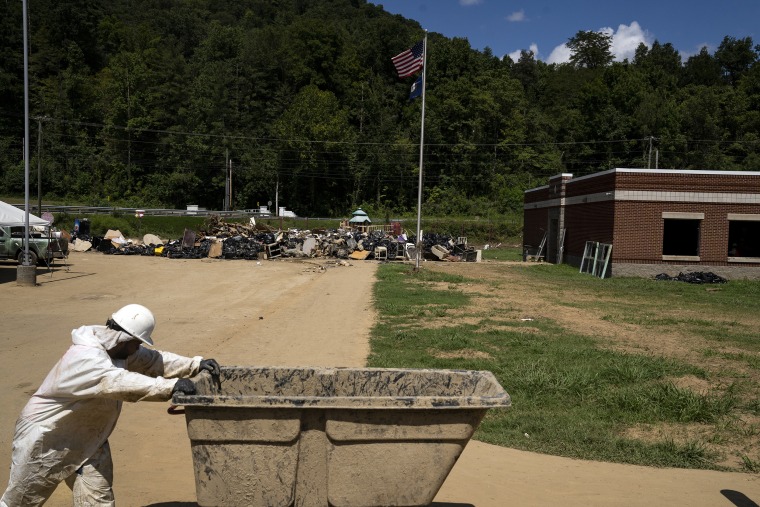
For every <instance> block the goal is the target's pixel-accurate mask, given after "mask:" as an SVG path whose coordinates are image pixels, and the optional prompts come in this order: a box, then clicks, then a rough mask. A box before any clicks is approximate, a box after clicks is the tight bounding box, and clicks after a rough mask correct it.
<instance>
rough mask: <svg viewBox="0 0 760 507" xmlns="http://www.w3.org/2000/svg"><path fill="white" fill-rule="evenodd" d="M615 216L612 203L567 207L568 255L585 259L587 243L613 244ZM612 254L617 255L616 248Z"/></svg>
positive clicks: (566, 239) (566, 237)
mask: <svg viewBox="0 0 760 507" xmlns="http://www.w3.org/2000/svg"><path fill="white" fill-rule="evenodd" d="M614 216H615V215H614V207H613V203H612V201H605V202H596V203H585V204H575V205H572V206H566V207H565V228H566V229H567V233H566V235H565V252H566V255H567V256H568V257H578V258H581V257H583V250H584V249H585V247H586V241H598V242H599V243H612V242H613V236H612V231H613V223H614ZM612 254H613V255H614V254H615V248H614V247H613V249H612Z"/></svg>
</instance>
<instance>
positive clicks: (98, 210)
mask: <svg viewBox="0 0 760 507" xmlns="http://www.w3.org/2000/svg"><path fill="white" fill-rule="evenodd" d="M11 206H15V207H17V208H19V209H21V210H24V205H23V204H11ZM29 208H30V211H32V212H37V213H38V214H41V213H44V212H45V211H47V212H50V213H67V214H69V215H111V214H114V213H121V214H126V215H134V214H136V213H137V211H138V210H140V212H141V213H143V214H144V215H146V216H148V215H152V216H181V217H194V216H200V217H208V216H211V215H217V216H220V217H225V218H245V217H256V218H259V217H261V218H279V217H275V216H274V215H273V214H270V213H262V212H261V211H260V210H234V211H218V210H205V209H198V210H184V209H161V208H119V207H111V206H55V205H48V204H43V205H42V212H40V211H39V210H38V209H37V206H30V207H29ZM313 220H318V219H313Z"/></svg>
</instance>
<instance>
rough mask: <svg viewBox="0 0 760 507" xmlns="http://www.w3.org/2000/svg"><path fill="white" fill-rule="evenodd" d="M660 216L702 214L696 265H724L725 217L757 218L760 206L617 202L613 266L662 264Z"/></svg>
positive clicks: (726, 221)
mask: <svg viewBox="0 0 760 507" xmlns="http://www.w3.org/2000/svg"><path fill="white" fill-rule="evenodd" d="M663 212H687V213H704V214H705V218H704V219H703V220H702V225H701V227H700V233H699V256H700V261H699V262H700V263H709V264H712V265H727V264H728V262H727V260H726V257H727V252H728V214H729V213H747V214H751V213H755V214H758V213H760V206H758V205H752V204H719V203H677V202H637V201H619V202H617V203H616V204H615V233H614V239H613V245H614V246H613V248H612V259H614V260H615V262H646V263H653V264H660V263H662V262H663V260H662V231H663V224H664V221H663V218H662V213H663ZM680 262H683V261H680Z"/></svg>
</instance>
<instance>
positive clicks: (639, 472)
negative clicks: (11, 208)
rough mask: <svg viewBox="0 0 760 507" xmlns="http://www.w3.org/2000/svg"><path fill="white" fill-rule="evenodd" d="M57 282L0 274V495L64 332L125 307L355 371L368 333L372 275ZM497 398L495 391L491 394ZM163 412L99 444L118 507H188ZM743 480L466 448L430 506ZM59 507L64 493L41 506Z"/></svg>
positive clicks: (132, 411) (181, 263) (236, 360)
mask: <svg viewBox="0 0 760 507" xmlns="http://www.w3.org/2000/svg"><path fill="white" fill-rule="evenodd" d="M70 264H71V266H70V269H69V270H68V271H67V270H63V269H59V270H57V271H55V272H54V273H53V274H52V276H51V275H50V274H47V273H45V272H43V271H41V270H40V272H39V274H38V278H37V281H38V283H39V286H38V287H35V288H26V287H18V286H16V284H15V275H16V268H15V265H13V264H4V265H0V301H1V302H2V306H0V308H2V313H1V314H2V324H1V325H0V385H2V387H3V389H2V391H0V406H1V407H2V409H1V410H0V487H4V485H5V484H7V479H8V467H9V462H10V445H11V439H12V437H13V427H14V424H15V419H16V417H17V415H18V413H19V411H20V410H21V408H22V407H23V405H24V404H25V403H26V400H27V399H28V397H29V395H30V394H31V393H32V392H34V390H35V389H36V388H37V386H38V385H39V383H40V382H41V381H42V379H43V378H44V376H45V375H46V373H47V372H48V370H49V369H50V367H51V366H52V365H53V364H54V363H55V362H56V361H57V359H58V358H59V357H60V355H61V354H62V353H63V352H64V351H65V350H66V349H67V348H68V346H69V344H70V330H71V329H73V328H75V327H78V326H79V325H81V324H97V323H104V322H105V320H106V319H107V317H108V316H109V315H110V313H111V312H113V311H114V310H115V309H117V308H119V307H120V306H122V305H123V304H126V303H130V302H138V303H141V304H144V305H146V306H148V307H149V308H151V309H152V310H153V311H154V313H155V314H156V316H157V319H158V325H157V328H156V333H155V335H154V336H155V338H156V343H157V346H158V348H161V349H166V350H171V351H174V352H177V353H180V354H186V355H195V354H198V355H203V356H205V357H214V358H216V359H217V360H219V362H220V363H222V364H226V365H231V364H239V365H285V366H306V365H315V366H362V365H363V364H364V361H365V358H366V355H367V353H368V351H369V347H368V342H367V338H368V332H369V329H370V327H371V325H372V322H373V319H374V313H373V310H372V304H371V286H372V281H373V279H374V273H375V268H376V265H375V264H374V263H373V262H354V263H353V265H352V266H343V267H336V266H335V265H334V263H330V264H332V265H330V266H328V267H324V265H325V264H328V263H321V262H320V263H316V262H294V261H287V262H279V261H271V262H261V263H257V262H250V261H219V260H169V259H162V258H146V257H114V256H106V255H102V254H98V253H84V254H82V253H73V254H72V255H71V257H70ZM505 387H506V389H507V390H509V386H505ZM166 407H167V405H166V404H163V403H138V404H128V405H125V407H124V410H123V412H122V416H121V419H120V421H119V424H118V426H117V428H116V431H115V432H114V434H113V435H112V437H111V448H112V450H113V454H114V461H115V475H116V479H115V485H114V489H115V492H116V496H117V498H118V501H119V505H120V506H127V507H131V506H154V507H157V506H163V507H169V506H174V507H180V506H192V505H195V503H194V501H195V490H194V481H193V472H192V463H191V457H190V446H189V441H188V439H187V433H186V430H185V422H184V418H182V417H174V416H169V415H167V414H166ZM758 502H760V479H759V478H758V477H757V476H753V475H748V474H729V473H720V472H707V471H689V470H669V469H668V470H663V469H653V468H645V467H635V466H627V465H612V464H605V463H595V462H585V461H578V460H571V459H567V458H557V457H551V456H543V455H537V454H532V453H527V452H522V451H515V450H511V449H504V448H499V447H495V446H491V445H487V444H483V443H480V442H474V441H473V442H471V443H470V444H469V445H468V447H467V448H466V450H465V452H464V454H463V455H462V457H461V458H460V460H459V462H458V463H457V465H456V466H455V467H454V470H453V471H452V473H451V475H450V476H449V478H448V479H447V481H446V482H445V483H444V486H443V488H442V489H441V491H440V493H439V494H438V496H437V497H436V503H437V504H438V505H439V506H441V507H442V506H443V505H448V506H458V507H466V506H469V505H472V506H476V507H497V506H498V507H500V506H504V505H525V506H542V505H566V506H610V505H621V506H623V505H625V506H638V505H641V506H647V507H652V506H661V505H689V506H705V507H707V506H722V505H725V506H727V507H730V506H732V505H733V506H742V507H749V506H755V507H757V503H758ZM47 505H50V506H53V507H59V506H68V505H71V500H70V492H69V491H68V488H66V486H65V485H64V486H62V487H59V488H58V490H57V491H56V493H55V494H54V496H53V498H52V499H51V500H50V502H49V503H48V504H47Z"/></svg>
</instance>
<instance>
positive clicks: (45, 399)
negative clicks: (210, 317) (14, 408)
mask: <svg viewBox="0 0 760 507" xmlns="http://www.w3.org/2000/svg"><path fill="white" fill-rule="evenodd" d="M155 325H156V321H155V319H154V317H153V314H152V313H151V312H150V310H148V309H147V308H145V307H144V306H141V305H136V304H131V305H127V306H125V307H123V308H121V309H120V310H118V311H117V312H116V313H114V314H113V315H112V316H111V318H110V319H109V320H108V322H107V323H106V325H105V326H82V327H80V328H78V329H75V330H73V331H72V333H71V337H72V341H73V345H72V346H71V347H70V348H69V349H68V350H67V351H66V353H65V354H64V355H63V357H62V358H61V359H60V361H58V363H57V364H56V365H55V366H54V367H53V369H52V370H51V371H50V373H49V374H48V376H47V377H46V378H45V380H44V382H43V383H42V385H41V386H40V388H39V389H38V390H37V392H36V393H34V395H32V398H31V399H30V400H29V402H28V403H27V404H26V407H24V409H23V410H22V412H21V415H20V416H19V418H18V421H17V422H16V433H15V435H14V437H13V455H12V459H11V472H10V481H9V484H8V489H6V490H5V493H4V494H3V496H2V498H0V507H22V506H23V507H29V506H36V505H42V504H43V503H45V501H46V500H47V499H48V498H49V497H50V495H52V493H53V491H54V490H55V488H56V486H57V485H58V484H59V483H60V482H61V481H64V480H65V481H66V483H67V484H68V485H69V487H71V489H72V491H73V497H74V506H77V507H79V506H113V505H115V503H114V496H113V490H112V487H111V484H112V482H113V465H112V462H111V452H110V449H109V447H108V437H109V435H110V434H111V432H112V431H113V429H114V426H115V425H116V421H117V419H118V418H119V413H120V411H121V404H122V402H124V401H143V400H146V401H166V400H168V399H169V398H171V396H172V394H173V393H174V392H182V393H184V394H195V386H194V385H193V383H192V381H190V380H189V379H187V378H181V377H189V376H192V375H195V374H197V373H198V372H199V371H201V370H206V371H208V372H209V373H211V375H212V376H214V377H215V379H216V380H217V381H218V378H219V377H218V376H219V373H220V368H219V365H218V364H217V362H216V361H214V360H213V359H206V360H204V359H203V358H202V357H199V356H196V357H193V358H188V357H183V356H179V355H176V354H172V353H170V352H161V351H158V350H152V349H148V348H146V347H143V346H142V345H151V346H152V345H153V340H152V338H151V334H152V333H153V330H154V328H155Z"/></svg>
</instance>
